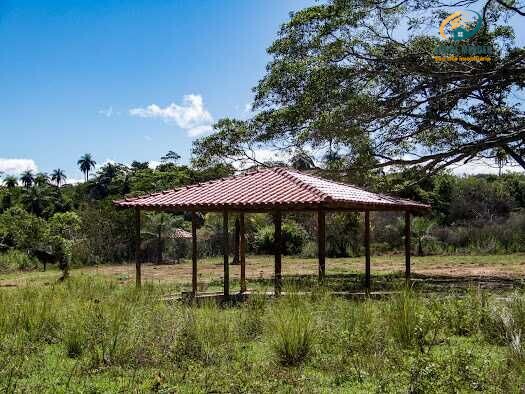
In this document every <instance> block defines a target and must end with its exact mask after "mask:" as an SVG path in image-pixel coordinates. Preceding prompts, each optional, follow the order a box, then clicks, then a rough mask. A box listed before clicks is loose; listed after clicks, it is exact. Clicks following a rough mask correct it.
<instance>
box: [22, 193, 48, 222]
mask: <svg viewBox="0 0 525 394" xmlns="http://www.w3.org/2000/svg"><path fill="white" fill-rule="evenodd" d="M21 202H22V204H23V206H24V208H25V209H26V210H27V212H30V213H32V214H34V215H36V216H39V217H40V216H42V215H43V214H44V211H46V208H47V207H48V206H49V204H50V202H51V199H50V196H49V195H47V193H46V190H45V189H44V188H42V187H40V186H36V185H35V186H33V187H32V188H30V189H26V190H24V193H23V194H22V196H21Z"/></svg>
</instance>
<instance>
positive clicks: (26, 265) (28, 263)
mask: <svg viewBox="0 0 525 394" xmlns="http://www.w3.org/2000/svg"><path fill="white" fill-rule="evenodd" d="M37 267H38V260H36V259H35V258H33V257H30V256H28V254H27V253H24V252H21V251H19V250H15V249H11V250H8V251H7V252H6V253H3V254H0V272H12V271H20V270H21V271H29V270H32V269H36V268H37Z"/></svg>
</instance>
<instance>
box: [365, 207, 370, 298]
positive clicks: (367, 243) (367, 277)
mask: <svg viewBox="0 0 525 394" xmlns="http://www.w3.org/2000/svg"><path fill="white" fill-rule="evenodd" d="M365 288H366V291H367V292H368V291H370V212H369V211H365Z"/></svg>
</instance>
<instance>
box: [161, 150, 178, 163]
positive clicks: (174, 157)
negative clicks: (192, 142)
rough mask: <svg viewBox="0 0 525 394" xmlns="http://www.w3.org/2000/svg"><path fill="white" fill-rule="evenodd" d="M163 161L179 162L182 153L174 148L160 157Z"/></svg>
mask: <svg viewBox="0 0 525 394" xmlns="http://www.w3.org/2000/svg"><path fill="white" fill-rule="evenodd" d="M160 160H161V161H162V162H163V163H170V162H171V163H177V162H178V161H179V160H180V155H179V154H178V153H176V152H174V151H172V150H170V151H169V152H168V153H166V154H165V155H164V156H162V157H161V158H160Z"/></svg>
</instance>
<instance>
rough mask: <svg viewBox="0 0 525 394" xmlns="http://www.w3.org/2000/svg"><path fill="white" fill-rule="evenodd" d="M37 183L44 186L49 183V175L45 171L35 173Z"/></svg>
mask: <svg viewBox="0 0 525 394" xmlns="http://www.w3.org/2000/svg"><path fill="white" fill-rule="evenodd" d="M34 183H35V185H37V186H40V187H44V186H46V185H47V184H48V183H49V175H47V174H46V173H45V172H39V173H37V174H36V175H35V180H34Z"/></svg>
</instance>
